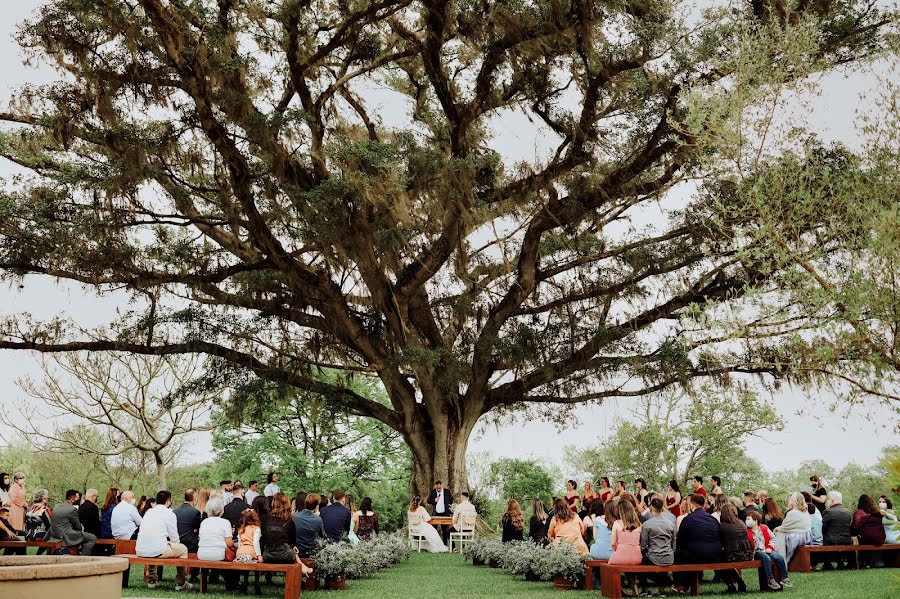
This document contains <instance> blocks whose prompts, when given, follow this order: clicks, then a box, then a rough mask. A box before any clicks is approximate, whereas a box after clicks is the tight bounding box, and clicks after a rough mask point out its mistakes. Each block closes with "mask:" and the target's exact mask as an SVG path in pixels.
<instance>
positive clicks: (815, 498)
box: [809, 474, 828, 514]
mask: <svg viewBox="0 0 900 599" xmlns="http://www.w3.org/2000/svg"><path fill="white" fill-rule="evenodd" d="M809 486H810V487H812V489H813V492H812V494H811V497H812V503H813V506H815V508H816V509H817V510H818V511H819V513H820V514H821V513H822V512H823V511H825V508H826V505H825V502H826V501H827V500H828V491H826V490H825V487H824V486H822V479H821V477H820V476H819V475H818V474H813V475H812V476H810V477H809Z"/></svg>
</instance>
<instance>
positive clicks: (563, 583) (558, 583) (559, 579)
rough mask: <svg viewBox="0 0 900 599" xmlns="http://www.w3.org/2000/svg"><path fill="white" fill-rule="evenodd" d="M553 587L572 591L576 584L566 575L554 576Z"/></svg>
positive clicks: (558, 589)
mask: <svg viewBox="0 0 900 599" xmlns="http://www.w3.org/2000/svg"><path fill="white" fill-rule="evenodd" d="M553 588H554V589H556V590H557V591H571V590H572V589H574V588H575V584H574V583H573V582H572V581H570V580H569V579H568V578H566V577H564V576H559V575H557V576H554V577H553Z"/></svg>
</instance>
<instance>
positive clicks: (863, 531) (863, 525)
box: [850, 510, 886, 545]
mask: <svg viewBox="0 0 900 599" xmlns="http://www.w3.org/2000/svg"><path fill="white" fill-rule="evenodd" d="M850 532H851V533H852V534H853V536H858V537H859V544H860V545H884V539H885V536H886V535H885V532H884V524H883V523H882V521H881V514H880V513H879V514H867V513H865V512H864V511H862V510H857V511H856V514H855V515H854V516H853V526H852V527H851V528H850Z"/></svg>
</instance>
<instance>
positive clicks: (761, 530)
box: [744, 512, 794, 591]
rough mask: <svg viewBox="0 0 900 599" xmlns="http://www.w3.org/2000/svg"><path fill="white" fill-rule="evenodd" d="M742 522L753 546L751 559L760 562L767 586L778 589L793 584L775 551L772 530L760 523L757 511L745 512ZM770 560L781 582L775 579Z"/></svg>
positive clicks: (760, 519)
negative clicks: (745, 516)
mask: <svg viewBox="0 0 900 599" xmlns="http://www.w3.org/2000/svg"><path fill="white" fill-rule="evenodd" d="M744 524H745V525H746V526H747V537H748V538H749V539H750V545H751V546H752V547H753V559H758V560H759V561H761V562H762V565H763V570H764V571H765V573H766V578H767V579H768V581H769V583H768V584H769V588H770V589H771V590H773V591H779V590H781V589H782V588H787V587H792V586H794V583H792V582H791V579H790V578H788V569H787V562H785V561H784V557H782V555H781V554H780V553H778V552H777V551H775V547H774V546H773V545H772V532H771V531H770V530H769V527H768V526H766V525H765V524H763V523H762V516H761V515H760V514H759V513H758V512H747V518H746V520H745V522H744ZM772 562H775V566H776V567H777V568H778V573H779V575H780V576H781V584H779V583H778V582H776V581H775V574H774V572H773V569H772Z"/></svg>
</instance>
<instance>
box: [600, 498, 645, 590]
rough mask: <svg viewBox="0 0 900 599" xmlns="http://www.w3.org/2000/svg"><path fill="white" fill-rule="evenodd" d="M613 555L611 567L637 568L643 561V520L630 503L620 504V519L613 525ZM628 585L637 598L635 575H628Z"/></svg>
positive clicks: (610, 559) (620, 502) (611, 540)
mask: <svg viewBox="0 0 900 599" xmlns="http://www.w3.org/2000/svg"><path fill="white" fill-rule="evenodd" d="M610 542H611V544H612V549H613V553H612V555H611V556H610V558H609V562H608V563H609V565H611V566H613V565H617V566H636V565H638V564H640V563H641V561H642V560H643V554H642V553H641V519H640V517H639V516H638V513H637V510H636V509H635V508H634V504H632V503H631V502H630V501H624V500H622V501H619V502H618V519H617V520H616V521H615V522H614V523H613V527H612V536H611V539H610ZM627 578H628V583H629V585H630V586H631V589H632V591H633V592H634V595H633V596H635V597H636V596H637V594H638V590H637V578H636V577H635V576H634V575H633V574H629V575H627Z"/></svg>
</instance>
